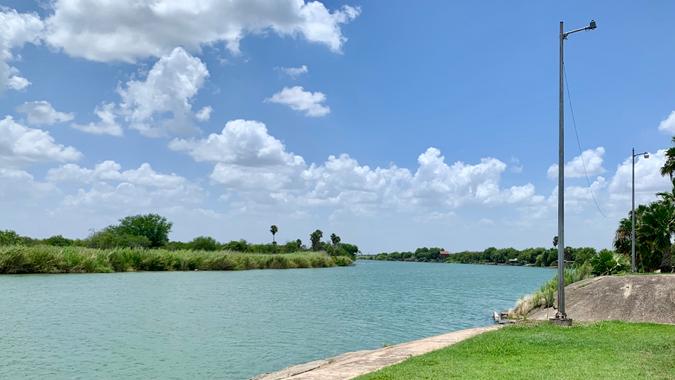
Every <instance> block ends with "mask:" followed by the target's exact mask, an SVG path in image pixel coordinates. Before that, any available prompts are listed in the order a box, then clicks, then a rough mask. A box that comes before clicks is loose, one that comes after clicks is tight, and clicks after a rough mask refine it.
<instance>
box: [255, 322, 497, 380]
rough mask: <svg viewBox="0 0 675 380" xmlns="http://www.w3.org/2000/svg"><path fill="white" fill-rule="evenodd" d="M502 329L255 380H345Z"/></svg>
mask: <svg viewBox="0 0 675 380" xmlns="http://www.w3.org/2000/svg"><path fill="white" fill-rule="evenodd" d="M500 327H502V326H500V325H494V326H487V327H478V328H473V329H467V330H460V331H454V332H451V333H447V334H443V335H438V336H433V337H430V338H424V339H420V340H415V341H412V342H407V343H401V344H397V345H394V346H389V347H384V348H379V349H376V350H366V351H356V352H348V353H346V354H342V355H339V356H336V357H333V358H329V359H323V360H317V361H313V362H309V363H305V364H300V365H296V366H293V367H288V368H286V369H283V370H281V371H278V372H273V373H269V374H263V375H260V376H257V377H255V378H254V379H255V380H310V379H321V380H343V379H353V378H355V377H357V376H360V375H363V374H366V373H370V372H374V371H377V370H378V369H380V368H384V367H387V366H390V365H393V364H396V363H400V362H402V361H404V360H406V359H408V358H410V357H413V356H417V355H422V354H426V353H427V352H431V351H435V350H438V349H441V348H444V347H447V346H450V345H453V344H455V343H458V342H461V341H463V340H465V339H468V338H471V337H474V336H476V335H478V334H482V333H484V332H486V331H493V330H497V329H499V328H500Z"/></svg>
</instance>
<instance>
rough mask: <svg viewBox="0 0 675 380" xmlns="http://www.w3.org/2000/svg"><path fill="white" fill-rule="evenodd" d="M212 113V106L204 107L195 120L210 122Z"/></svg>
mask: <svg viewBox="0 0 675 380" xmlns="http://www.w3.org/2000/svg"><path fill="white" fill-rule="evenodd" d="M211 112H213V108H211V106H206V107H202V109H200V110H199V111H197V113H196V114H195V118H197V120H199V121H208V120H209V119H210V118H211Z"/></svg>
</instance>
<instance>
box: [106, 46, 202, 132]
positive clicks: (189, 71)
mask: <svg viewBox="0 0 675 380" xmlns="http://www.w3.org/2000/svg"><path fill="white" fill-rule="evenodd" d="M208 75H209V72H208V70H207V69H206V65H204V63H202V61H201V60H199V58H197V57H193V56H191V55H190V54H188V53H187V52H186V51H185V50H183V49H182V48H175V49H173V51H172V52H171V53H170V54H169V55H167V56H163V57H161V58H160V59H159V60H158V61H157V62H156V63H155V65H154V66H153V67H152V69H150V72H148V75H147V77H146V78H145V80H144V81H135V80H132V81H129V82H127V84H126V86H125V87H124V88H121V89H119V90H118V92H119V94H120V96H121V97H122V103H121V104H120V113H121V115H123V116H124V117H125V120H126V121H128V122H129V126H130V127H131V128H133V129H137V130H138V131H139V132H141V134H143V135H145V136H149V137H158V136H164V135H166V134H167V133H169V132H170V133H186V132H190V131H193V130H194V126H193V125H192V118H193V117H194V116H193V115H192V104H191V100H192V97H193V96H195V95H196V94H197V92H198V91H199V89H200V88H201V86H202V85H203V84H204V79H205V78H206V77H207V76H208ZM167 113H169V114H171V117H166V116H165V115H166V114H167Z"/></svg>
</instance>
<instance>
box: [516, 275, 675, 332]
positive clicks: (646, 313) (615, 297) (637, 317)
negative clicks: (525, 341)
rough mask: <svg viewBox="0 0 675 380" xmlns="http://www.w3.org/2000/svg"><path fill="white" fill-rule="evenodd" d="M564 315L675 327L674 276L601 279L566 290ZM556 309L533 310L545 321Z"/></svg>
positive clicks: (593, 279)
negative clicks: (653, 323)
mask: <svg viewBox="0 0 675 380" xmlns="http://www.w3.org/2000/svg"><path fill="white" fill-rule="evenodd" d="M565 300H566V305H567V316H568V317H569V318H572V319H573V320H576V321H602V320H621V321H630V322H656V323H671V324H675V275H670V274H669V275H666V274H661V275H630V276H602V277H594V278H590V279H588V280H584V281H579V282H577V283H574V284H572V285H568V286H567V287H565ZM555 312H556V311H555V309H553V308H548V309H543V310H536V311H534V312H533V313H531V314H530V317H529V318H531V319H548V318H549V317H553V316H554V315H555Z"/></svg>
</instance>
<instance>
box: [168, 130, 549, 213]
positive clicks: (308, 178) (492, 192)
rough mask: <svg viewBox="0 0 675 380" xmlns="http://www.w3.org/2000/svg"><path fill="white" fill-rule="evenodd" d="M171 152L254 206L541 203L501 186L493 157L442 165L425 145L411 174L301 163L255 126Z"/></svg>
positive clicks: (182, 142) (183, 143)
mask: <svg viewBox="0 0 675 380" xmlns="http://www.w3.org/2000/svg"><path fill="white" fill-rule="evenodd" d="M169 147H170V148H171V149H172V150H175V151H183V152H186V153H187V154H189V155H190V156H192V158H193V159H194V160H195V161H199V162H205V161H206V162H213V163H215V164H214V168H213V171H212V173H211V179H212V180H213V181H214V182H216V183H218V184H221V185H223V186H224V187H225V188H226V189H229V190H233V191H234V190H236V191H237V193H236V196H237V197H239V198H243V199H244V202H245V201H246V200H248V201H249V204H251V202H252V203H254V204H255V205H257V206H260V205H261V204H263V203H265V202H269V203H270V204H287V205H289V206H291V205H292V206H293V207H294V209H296V210H297V209H303V208H306V207H331V206H334V207H336V208H338V209H344V210H348V211H351V212H354V213H368V212H373V211H374V210H377V209H386V210H389V211H397V210H398V211H413V212H415V211H420V210H426V211H427V212H432V211H438V210H444V211H445V212H447V211H448V210H452V209H454V208H457V207H460V206H462V205H465V204H470V203H474V204H482V205H499V204H516V203H518V204H521V203H529V202H534V201H540V200H539V199H538V198H537V197H538V196H537V195H536V194H535V188H534V185H532V184H525V185H521V186H512V187H508V188H504V187H502V186H501V185H500V179H501V175H502V174H503V173H504V171H505V170H506V167H507V166H506V164H505V163H503V162H502V161H500V160H497V159H494V158H484V159H482V160H481V161H480V162H479V163H477V164H466V163H462V162H456V163H454V164H452V165H448V164H447V163H445V158H444V157H443V156H442V155H441V153H440V151H439V150H438V149H436V148H429V149H428V150H427V151H426V152H424V153H422V154H421V155H420V156H419V158H418V164H419V166H418V168H417V169H416V170H415V171H414V172H411V171H410V170H409V169H406V168H399V167H397V166H395V165H390V166H389V167H385V168H381V167H375V168H371V167H369V166H367V165H361V164H360V163H359V162H358V161H357V160H356V159H354V158H352V157H350V156H349V155H347V154H342V155H339V156H333V155H331V156H329V157H328V159H327V160H326V161H325V162H323V163H320V164H311V165H307V164H306V163H305V160H304V159H303V158H302V157H301V156H298V155H295V154H293V153H290V152H288V151H287V150H286V148H285V146H284V144H283V143H282V142H281V141H279V140H278V139H276V138H274V137H273V136H271V135H269V133H268V131H267V128H266V127H265V125H264V124H262V123H260V122H256V121H247V120H234V121H230V122H228V123H227V124H226V126H225V128H224V129H223V131H222V132H221V133H219V134H211V135H209V136H208V137H207V138H204V139H189V140H186V139H174V140H173V141H171V143H170V144H169Z"/></svg>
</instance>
